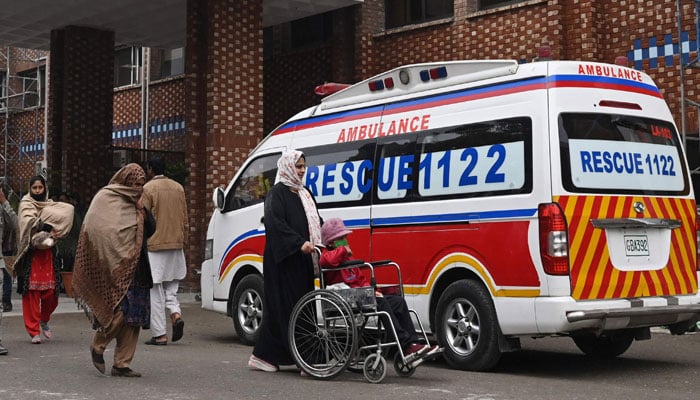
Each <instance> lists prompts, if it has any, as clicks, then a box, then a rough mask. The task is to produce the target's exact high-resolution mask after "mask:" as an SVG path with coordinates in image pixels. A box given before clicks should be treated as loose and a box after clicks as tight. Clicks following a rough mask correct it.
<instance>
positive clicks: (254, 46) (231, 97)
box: [184, 0, 263, 287]
mask: <svg viewBox="0 0 700 400" xmlns="http://www.w3.org/2000/svg"><path fill="white" fill-rule="evenodd" d="M185 53H186V60H185V62H186V65H185V71H186V78H185V115H186V120H187V125H186V127H185V130H186V136H187V149H186V151H187V155H186V162H187V165H188V168H189V177H188V179H187V182H186V188H185V191H186V194H187V200H188V204H189V210H190V232H189V245H188V252H187V253H188V267H189V269H190V270H192V269H193V268H199V267H200V265H201V262H202V260H203V259H204V240H205V236H206V230H207V223H208V221H209V217H210V216H211V213H212V209H213V204H212V202H211V194H212V191H213V190H214V188H215V187H217V186H220V185H225V184H226V183H227V182H228V181H229V179H231V177H232V176H233V175H234V174H235V173H236V171H237V168H238V167H239V166H240V165H241V163H242V162H243V161H244V160H245V159H246V157H247V155H248V153H249V152H250V150H252V149H253V147H255V146H256V145H257V144H258V142H259V141H260V139H261V138H262V133H263V132H262V126H263V112H262V109H263V101H262V99H263V86H262V73H263V69H262V62H263V61H262V2H261V1H257V0H236V1H227V0H188V2H187V47H186V51H185ZM198 279H199V278H198V277H196V276H192V274H188V277H187V278H186V279H185V282H184V285H185V286H189V287H197V286H198V285H199V280H198Z"/></svg>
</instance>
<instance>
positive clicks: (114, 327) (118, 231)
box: [73, 163, 155, 377]
mask: <svg viewBox="0 0 700 400" xmlns="http://www.w3.org/2000/svg"><path fill="white" fill-rule="evenodd" d="M145 182H146V174H145V173H144V171H143V169H142V168H141V167H140V166H139V165H138V164H135V163H131V164H128V165H126V166H125V167H123V168H122V169H120V170H119V171H117V173H116V174H114V176H113V177H112V179H111V180H110V181H109V184H108V185H107V186H105V187H103V188H102V189H100V191H99V192H97V194H96V195H95V197H94V198H93V200H92V203H90V208H89V209H88V211H87V213H86V214H85V219H84V220H83V226H82V228H81V230H80V237H79V239H78V249H77V252H76V259H75V266H74V268H73V291H74V293H75V296H76V301H77V302H78V305H79V306H80V307H82V308H83V309H84V310H85V312H86V314H87V316H88V318H89V319H90V321H91V322H92V326H93V328H94V329H95V330H96V332H95V335H94V337H93V339H92V344H91V346H90V352H91V355H92V363H93V365H94V366H95V368H97V370H98V371H100V372H101V373H104V372H105V361H104V356H103V354H104V351H105V348H106V347H107V345H108V344H109V342H111V341H112V339H116V340H117V345H116V348H115V351H114V365H113V366H112V371H111V374H112V376H123V377H139V376H141V374H139V373H138V372H135V371H133V370H132V369H131V368H130V367H129V366H130V363H131V360H132V359H133V357H134V353H135V351H136V344H137V341H138V336H139V331H140V329H141V328H142V327H143V328H148V324H149V322H150V307H151V306H150V304H151V303H150V298H149V291H150V288H151V287H152V286H153V281H152V279H151V270H150V267H149V265H148V257H147V256H146V254H147V253H146V246H145V245H146V239H147V238H148V237H149V236H150V235H152V234H153V232H154V231H155V221H154V220H153V217H152V216H151V215H150V212H148V210H146V209H144V208H143V205H142V204H141V194H142V193H143V185H144V183H145Z"/></svg>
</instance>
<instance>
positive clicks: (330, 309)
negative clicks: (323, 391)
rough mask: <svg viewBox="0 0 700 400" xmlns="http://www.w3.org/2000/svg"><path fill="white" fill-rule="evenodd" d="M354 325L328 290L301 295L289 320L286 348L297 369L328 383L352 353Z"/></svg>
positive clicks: (342, 303) (346, 309)
mask: <svg viewBox="0 0 700 400" xmlns="http://www.w3.org/2000/svg"><path fill="white" fill-rule="evenodd" d="M355 335H356V333H355V321H354V317H353V314H352V310H351V309H350V307H349V306H348V304H347V302H346V301H345V300H343V298H341V297H340V296H338V295H337V294H335V293H333V292H331V291H328V290H316V291H313V292H309V293H307V294H305V295H304V296H303V297H302V298H301V299H300V300H299V301H298V302H297V304H296V305H295V306H294V309H293V310H292V315H291V317H290V319H289V347H290V349H291V352H292V356H293V357H294V360H295V361H296V363H297V365H298V366H299V368H301V369H302V370H303V371H304V372H306V373H307V374H309V375H310V376H312V377H314V378H319V379H331V378H333V377H335V376H337V375H338V374H340V373H341V372H343V370H344V369H345V368H346V367H347V366H348V364H349V363H350V361H351V360H352V357H353V355H354V353H355V348H356V347H355V346H356V343H355Z"/></svg>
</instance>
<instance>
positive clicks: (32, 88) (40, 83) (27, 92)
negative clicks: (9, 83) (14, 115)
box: [18, 65, 46, 108]
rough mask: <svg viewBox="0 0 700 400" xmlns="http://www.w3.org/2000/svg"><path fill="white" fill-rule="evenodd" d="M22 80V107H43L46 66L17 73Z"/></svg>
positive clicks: (44, 101) (44, 102)
mask: <svg viewBox="0 0 700 400" xmlns="http://www.w3.org/2000/svg"><path fill="white" fill-rule="evenodd" d="M18 76H19V78H20V79H21V81H22V107H23V108H31V107H43V106H44V105H45V104H46V66H43V65H42V66H41V67H39V68H38V69H37V68H32V69H29V70H26V71H22V72H19V73H18Z"/></svg>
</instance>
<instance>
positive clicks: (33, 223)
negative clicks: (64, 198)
mask: <svg viewBox="0 0 700 400" xmlns="http://www.w3.org/2000/svg"><path fill="white" fill-rule="evenodd" d="M18 214H19V254H18V256H17V259H16V261H15V273H16V274H17V293H19V294H21V295H22V314H23V317H24V327H25V329H26V330H27V333H29V336H30V337H31V338H32V343H34V344H40V343H41V336H40V335H39V334H40V333H43V334H44V337H45V338H46V339H51V338H52V337H53V332H52V331H51V328H49V321H50V320H51V314H52V313H53V312H54V310H56V307H57V306H58V292H59V290H58V288H59V287H60V285H61V275H60V258H59V256H58V251H57V248H56V240H57V239H59V238H62V237H64V236H65V235H67V234H68V232H70V229H71V227H72V226H73V206H72V205H70V204H66V203H60V202H54V201H52V200H50V199H49V191H48V189H47V187H46V180H44V178H43V177H42V176H38V175H37V176H35V177H33V178H32V179H31V180H30V181H29V193H27V194H26V195H24V197H22V200H20V202H19V212H18Z"/></svg>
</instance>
